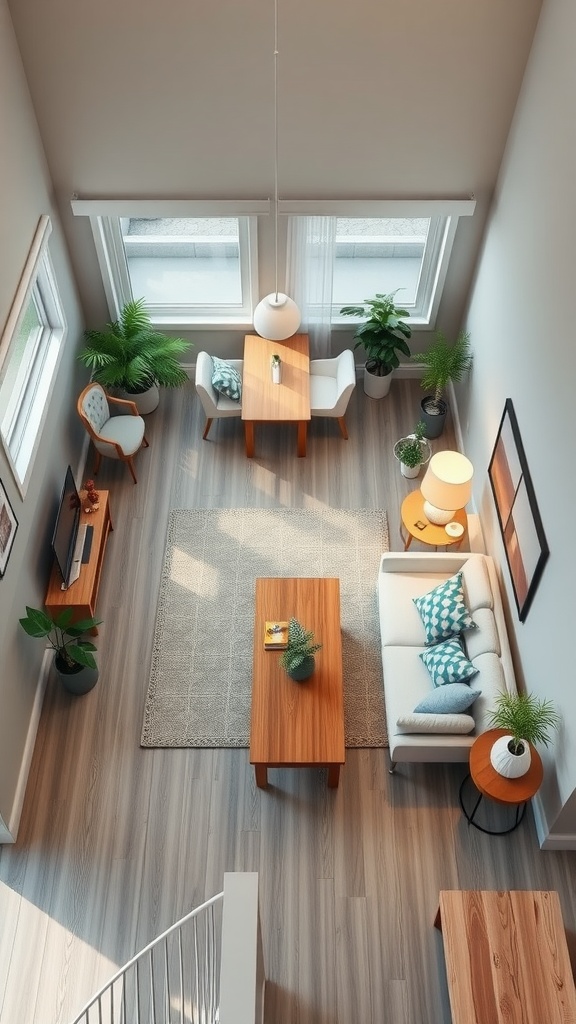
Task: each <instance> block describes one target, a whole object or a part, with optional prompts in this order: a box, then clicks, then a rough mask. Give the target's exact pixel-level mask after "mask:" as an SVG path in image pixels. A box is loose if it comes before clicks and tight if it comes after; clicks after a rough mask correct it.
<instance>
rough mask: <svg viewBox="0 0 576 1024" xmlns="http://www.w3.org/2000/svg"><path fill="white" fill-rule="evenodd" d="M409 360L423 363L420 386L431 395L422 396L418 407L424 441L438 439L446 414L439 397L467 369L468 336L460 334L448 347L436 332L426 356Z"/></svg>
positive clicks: (468, 363) (443, 337)
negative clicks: (424, 435)
mask: <svg viewBox="0 0 576 1024" xmlns="http://www.w3.org/2000/svg"><path fill="white" fill-rule="evenodd" d="M411 358H412V359H413V360H414V361H416V362H420V363H424V376H423V377H422V380H421V382H420V383H421V385H422V387H423V388H425V389H426V390H430V391H431V392H432V394H430V395H425V396H424V398H423V399H422V401H421V403H420V415H421V416H422V419H423V420H424V424H425V428H426V437H440V434H441V433H442V431H443V430H444V423H445V421H446V414H447V412H448V405H447V403H446V402H445V400H444V399H443V397H442V395H443V394H444V392H445V390H446V388H447V387H448V384H449V383H450V381H451V380H453V381H459V380H462V377H463V376H464V374H465V373H466V371H467V370H468V369H469V368H470V364H471V362H472V356H471V354H470V335H469V334H468V332H467V331H460V334H459V335H458V337H457V338H456V341H455V342H454V344H453V345H450V344H449V343H448V339H447V338H446V336H445V335H444V334H443V333H442V331H436V334H435V336H434V341H433V342H432V344H431V345H430V347H429V348H428V349H427V350H426V352H416V353H415V354H414V355H413V356H412V357H411Z"/></svg>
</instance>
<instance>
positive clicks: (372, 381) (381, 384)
mask: <svg viewBox="0 0 576 1024" xmlns="http://www.w3.org/2000/svg"><path fill="white" fill-rule="evenodd" d="M391 383H392V374H391V373H387V374H386V376H385V377H378V376H377V375H376V374H375V373H368V370H367V369H366V367H364V392H365V394H367V395H368V398H384V396H385V395H387V394H388V392H389V391H390V385H391Z"/></svg>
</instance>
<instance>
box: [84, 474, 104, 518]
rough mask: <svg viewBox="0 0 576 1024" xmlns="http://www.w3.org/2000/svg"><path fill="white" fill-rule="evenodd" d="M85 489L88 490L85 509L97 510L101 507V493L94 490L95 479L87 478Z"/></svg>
mask: <svg viewBox="0 0 576 1024" xmlns="http://www.w3.org/2000/svg"><path fill="white" fill-rule="evenodd" d="M84 490H85V491H86V502H85V505H84V511H85V512H97V511H98V509H99V508H100V504H99V503H100V495H99V494H98V491H96V490H94V481H93V480H87V481H86V483H85V484H84Z"/></svg>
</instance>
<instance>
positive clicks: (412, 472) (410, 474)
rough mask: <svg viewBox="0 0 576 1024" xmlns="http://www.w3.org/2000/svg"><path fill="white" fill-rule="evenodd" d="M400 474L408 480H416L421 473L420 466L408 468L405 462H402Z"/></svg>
mask: <svg viewBox="0 0 576 1024" xmlns="http://www.w3.org/2000/svg"><path fill="white" fill-rule="evenodd" d="M400 472H401V473H402V476H405V477H406V478H407V479H408V480H414V478H415V477H417V476H418V474H419V472H420V466H407V465H406V464H405V463H404V462H401V463H400Z"/></svg>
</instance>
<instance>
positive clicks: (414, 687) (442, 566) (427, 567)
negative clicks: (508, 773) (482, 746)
mask: <svg viewBox="0 0 576 1024" xmlns="http://www.w3.org/2000/svg"><path fill="white" fill-rule="evenodd" d="M460 569H462V578H463V585H464V594H465V599H466V604H467V607H468V609H469V611H470V614H471V616H472V618H473V620H474V622H475V628H473V629H468V630H466V631H465V632H464V633H463V634H462V636H463V638H464V643H465V649H466V654H467V657H468V658H469V660H470V661H471V662H472V663H473V665H474V667H475V668H477V669H478V674H477V675H476V676H474V677H473V678H472V679H471V680H470V687H471V689H473V690H480V691H481V696H480V697H478V698H477V700H476V701H475V703H474V704H473V705H472V707H471V708H470V710H469V711H468V712H466V713H465V714H422V713H419V714H416V713H415V712H414V709H415V707H416V706H417V705H418V704H419V703H420V701H421V700H422V699H423V698H424V697H425V696H426V695H427V694H429V693H430V691H431V690H432V689H433V684H432V681H431V678H430V674H429V672H428V669H427V668H426V666H425V665H424V663H423V662H422V660H421V659H420V658H419V657H418V655H419V654H420V653H421V652H423V651H426V650H429V648H427V647H426V646H425V640H426V637H425V631H424V626H423V624H422V620H421V618H420V615H419V612H418V610H417V608H416V606H415V604H414V602H413V598H415V597H421V596H423V595H424V594H427V593H428V592H429V591H431V590H432V589H433V588H434V587H436V586H437V585H438V584H439V583H440V582H442V580H445V579H448V578H449V577H451V576H453V575H454V574H455V573H457V572H458V571H459V570H460ZM377 591H378V607H379V614H380V633H381V640H382V666H383V672H384V694H385V703H386V718H387V726H388V739H389V744H390V761H391V768H390V770H391V771H393V770H394V767H395V765H396V762H398V761H468V757H469V752H470V747H471V745H472V743H473V742H474V739H475V737H476V736H477V735H479V734H480V733H482V732H484V731H485V730H486V729H487V728H489V727H490V726H489V722H488V718H489V714H490V711H491V710H492V709H493V705H494V697H495V696H496V694H497V693H499V692H501V691H503V690H508V691H509V692H511V693H515V692H516V681H515V678H514V670H513V665H512V658H511V654H510V646H509V643H508V637H507V633H506V625H505V620H504V613H503V608H502V600H501V597H500V591H499V587H498V580H497V577H496V571H495V567H494V562H493V560H492V558H490V557H489V556H487V555H483V554H471V553H470V552H458V553H452V552H446V553H442V552H429V553H428V552H423V553H419V552H418V553H417V552H414V553H413V552H410V551H406V552H389V553H386V554H384V555H383V556H382V560H381V564H380V571H379V573H378V584H377Z"/></svg>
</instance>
